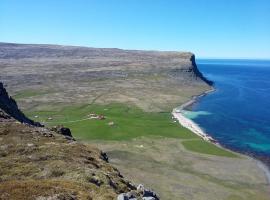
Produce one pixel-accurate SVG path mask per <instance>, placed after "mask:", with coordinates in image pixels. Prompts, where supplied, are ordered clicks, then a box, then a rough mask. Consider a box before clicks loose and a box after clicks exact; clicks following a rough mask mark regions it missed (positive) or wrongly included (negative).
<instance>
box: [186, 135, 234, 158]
mask: <svg viewBox="0 0 270 200" xmlns="http://www.w3.org/2000/svg"><path fill="white" fill-rule="evenodd" d="M182 144H183V145H184V147H185V148H186V149H187V150H190V151H194V152H197V153H207V154H211V155H217V156H226V157H237V155H236V154H234V153H232V152H229V151H225V150H223V149H221V148H219V147H217V146H215V145H213V144H211V143H209V142H205V141H203V140H201V139H199V140H198V139H197V140H186V141H183V142H182Z"/></svg>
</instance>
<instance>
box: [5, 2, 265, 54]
mask: <svg viewBox="0 0 270 200" xmlns="http://www.w3.org/2000/svg"><path fill="white" fill-rule="evenodd" d="M0 41H1V42H18V43H50V44H69V45H82V46H91V47H116V48H124V49H151V50H152V49H154V50H177V51H181V50H183V51H191V52H194V53H195V54H196V56H197V57H217V58H270V1H269V0H44V1H41V0H40V1H38V0H0Z"/></svg>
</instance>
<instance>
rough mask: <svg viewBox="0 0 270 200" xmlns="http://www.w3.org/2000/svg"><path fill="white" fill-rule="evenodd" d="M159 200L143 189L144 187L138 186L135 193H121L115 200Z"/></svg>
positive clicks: (153, 194)
mask: <svg viewBox="0 0 270 200" xmlns="http://www.w3.org/2000/svg"><path fill="white" fill-rule="evenodd" d="M140 199H143V200H159V197H158V195H157V194H156V193H155V192H153V191H152V190H148V189H145V188H144V185H142V184H139V185H138V186H137V190H136V191H131V192H127V193H122V194H120V195H118V197H117V200H140Z"/></svg>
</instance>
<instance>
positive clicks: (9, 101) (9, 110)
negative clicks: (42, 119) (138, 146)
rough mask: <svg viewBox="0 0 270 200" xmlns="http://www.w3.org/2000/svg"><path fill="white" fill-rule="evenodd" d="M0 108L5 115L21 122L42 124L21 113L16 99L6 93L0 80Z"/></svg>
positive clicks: (34, 124)
mask: <svg viewBox="0 0 270 200" xmlns="http://www.w3.org/2000/svg"><path fill="white" fill-rule="evenodd" d="M1 110H2V111H4V112H5V113H6V114H7V116H11V117H13V118H14V119H16V120H18V121H19V122H21V123H26V124H30V125H33V126H42V125H41V124H40V123H38V122H34V121H33V120H31V119H29V118H27V117H26V116H25V115H24V114H23V113H22V111H21V110H20V109H19V108H18V105H17V103H16V101H15V100H14V99H13V98H12V97H10V96H9V95H8V93H7V91H6V89H5V88H4V86H3V83H1V82H0V111H1ZM3 116H4V114H3Z"/></svg>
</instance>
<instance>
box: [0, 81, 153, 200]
mask: <svg viewBox="0 0 270 200" xmlns="http://www.w3.org/2000/svg"><path fill="white" fill-rule="evenodd" d="M0 86H1V95H0V102H1V104H0V199H3V200H5V199H16V200H17V199H38V200H41V199H42V200H43V199H55V200H56V199H62V200H63V199H66V200H68V199H69V200H71V199H72V200H74V199H100V200H101V199H116V198H117V196H118V195H119V194H121V193H126V192H128V193H127V194H126V195H129V196H131V197H132V196H133V197H138V196H142V195H145V194H144V193H145V192H146V191H147V190H143V191H137V190H135V189H136V187H135V186H134V185H132V184H131V183H130V182H129V181H127V180H126V179H125V178H124V177H123V176H122V175H121V174H120V172H119V171H118V170H117V169H116V168H114V167H113V166H111V165H110V164H109V163H108V157H107V156H106V154H105V153H103V152H101V151H100V150H98V149H97V148H95V147H93V146H90V145H85V144H81V143H79V142H76V141H75V140H74V139H73V138H72V135H71V134H70V132H69V129H67V128H63V127H60V128H58V127H55V128H51V129H48V128H45V127H38V126H39V124H38V123H34V122H33V121H32V120H29V119H28V118H26V117H25V116H24V115H23V113H22V112H21V111H20V110H19V109H18V107H17V105H16V102H15V101H14V100H13V99H11V98H10V97H9V96H8V94H7V92H6V90H5V88H3V87H2V86H3V85H2V83H0ZM17 119H18V120H19V121H18V120H17ZM21 122H23V123H21ZM59 133H60V134H59ZM67 133H68V134H67ZM124 196H125V195H124V194H122V195H120V196H119V199H121V198H122V197H124ZM152 199H157V198H155V197H152Z"/></svg>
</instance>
